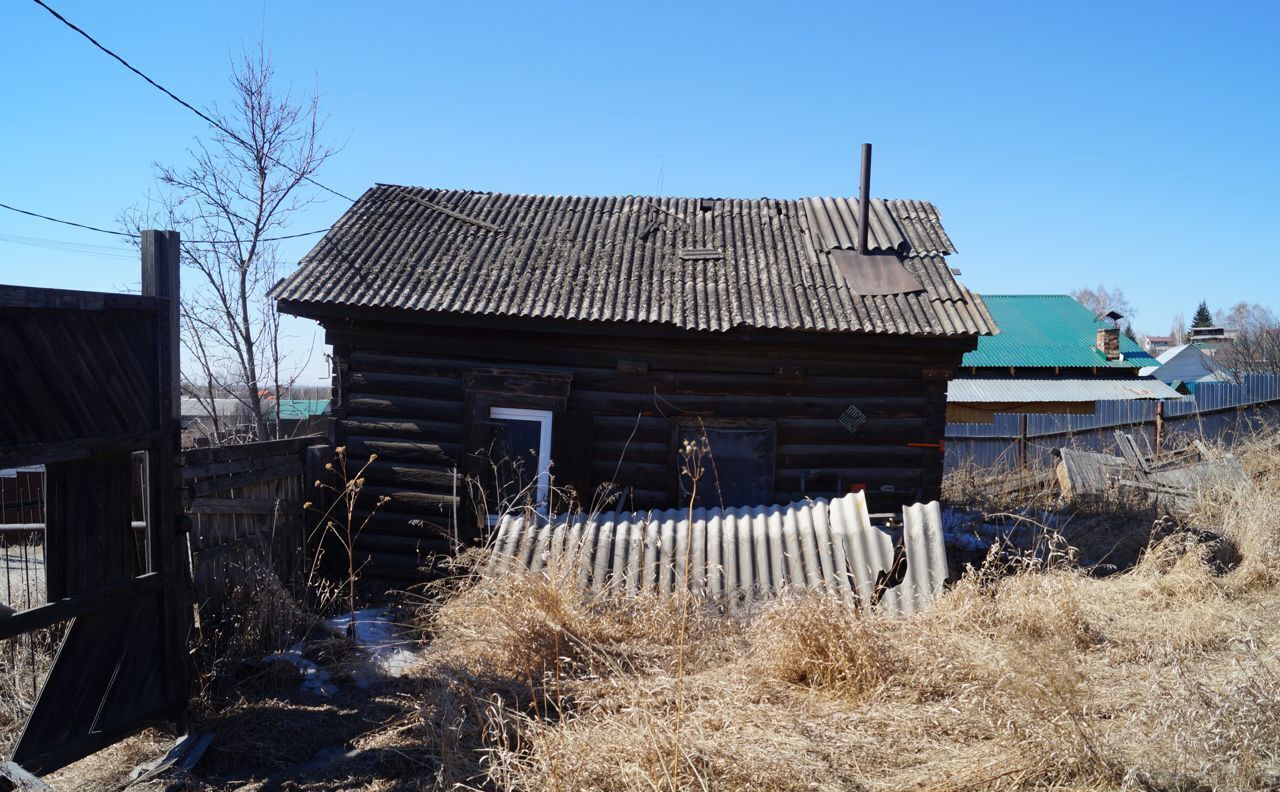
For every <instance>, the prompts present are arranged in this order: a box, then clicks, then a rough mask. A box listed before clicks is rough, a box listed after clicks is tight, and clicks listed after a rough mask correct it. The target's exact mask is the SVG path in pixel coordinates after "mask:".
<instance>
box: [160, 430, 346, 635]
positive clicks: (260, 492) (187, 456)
mask: <svg viewBox="0 0 1280 792" xmlns="http://www.w3.org/2000/svg"><path fill="white" fill-rule="evenodd" d="M325 442H326V439H325V437H324V436H323V435H311V436H307V437H298V438H290V439H288V440H271V441H266V442H261V443H247V444H244V445H232V446H218V447H213V448H200V449H192V450H189V451H186V452H184V453H183V455H182V463H183V467H182V479H183V485H184V489H185V492H186V496H187V502H186V511H187V515H188V516H189V518H190V520H191V560H192V576H193V577H194V579H195V586H196V596H197V599H198V602H199V604H200V608H201V612H202V613H205V614H208V615H213V614H216V613H217V611H218V610H219V609H220V608H221V606H222V604H223V602H224V601H225V599H226V597H227V595H228V594H229V593H230V591H231V590H232V588H233V587H234V586H235V585H237V584H240V583H252V582H253V581H254V580H256V579H258V577H259V576H260V575H261V574H263V573H264V572H266V571H271V572H274V573H275V574H276V575H277V576H278V577H279V578H280V580H281V581H283V582H285V583H286V584H296V583H298V582H299V581H300V580H301V579H302V576H303V575H305V574H306V569H305V562H306V558H307V554H306V548H305V543H306V540H307V536H306V526H307V525H308V524H309V522H308V521H307V520H306V519H305V516H304V514H303V510H302V505H303V502H304V499H305V498H306V497H307V496H306V493H307V491H308V489H309V488H308V487H307V482H306V480H305V478H306V472H307V471H306V466H305V454H306V450H307V448H308V447H309V446H313V445H316V444H322V443H325Z"/></svg>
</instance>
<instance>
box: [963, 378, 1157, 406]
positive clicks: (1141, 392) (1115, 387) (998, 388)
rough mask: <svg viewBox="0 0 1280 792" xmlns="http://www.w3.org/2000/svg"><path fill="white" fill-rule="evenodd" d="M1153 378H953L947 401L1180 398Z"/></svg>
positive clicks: (1067, 400)
mask: <svg viewBox="0 0 1280 792" xmlns="http://www.w3.org/2000/svg"><path fill="white" fill-rule="evenodd" d="M1181 398H1182V395H1181V394H1179V393H1178V392H1177V391H1175V390H1174V389H1173V388H1170V387H1169V386H1168V385H1166V384H1164V383H1163V382H1161V381H1160V380H1157V379H1139V378H1137V377H1120V378H1116V379H1013V378H1006V379H998V378H996V379H969V378H963V379H953V380H951V382H949V383H947V401H949V402H960V403H963V402H1000V403H1006V402H1092V401H1117V400H1127V399H1181Z"/></svg>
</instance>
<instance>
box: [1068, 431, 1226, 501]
mask: <svg viewBox="0 0 1280 792" xmlns="http://www.w3.org/2000/svg"><path fill="white" fill-rule="evenodd" d="M1115 437H1116V448H1117V450H1118V451H1119V452H1120V456H1112V455H1111V454H1099V453H1094V452H1092V451H1080V450H1077V449H1073V448H1060V449H1057V450H1056V451H1055V452H1054V456H1055V457H1057V458H1058V459H1059V462H1058V465H1057V476H1058V483H1059V484H1060V485H1061V487H1062V495H1063V497H1064V498H1078V497H1087V496H1101V495H1109V494H1115V493H1117V492H1124V491H1128V492H1129V493H1147V494H1149V495H1150V496H1151V497H1152V498H1154V499H1155V502H1156V505H1157V506H1158V507H1160V508H1161V509H1164V510H1166V511H1169V512H1171V513H1186V512H1187V511H1189V510H1190V509H1191V508H1192V507H1193V506H1194V504H1195V500H1196V495H1197V493H1198V492H1200V491H1202V490H1203V489H1205V488H1207V487H1231V486H1235V485H1237V484H1240V483H1243V482H1244V481H1245V480H1246V479H1247V474H1246V473H1245V470H1244V467H1243V466H1242V465H1241V464H1240V460H1238V459H1236V458H1235V457H1234V456H1232V455H1231V454H1226V453H1219V454H1215V453H1214V452H1213V451H1211V450H1210V449H1209V447H1208V446H1206V445H1205V444H1204V443H1202V442H1200V441H1199V440H1196V441H1194V442H1192V443H1191V444H1189V445H1187V446H1186V447H1184V448H1181V449H1179V450H1177V451H1173V452H1170V453H1164V454H1158V455H1152V456H1148V455H1147V454H1146V453H1144V452H1143V450H1142V448H1141V447H1140V446H1139V444H1138V443H1137V442H1135V441H1134V438H1133V435H1130V434H1125V433H1124V432H1116V435H1115Z"/></svg>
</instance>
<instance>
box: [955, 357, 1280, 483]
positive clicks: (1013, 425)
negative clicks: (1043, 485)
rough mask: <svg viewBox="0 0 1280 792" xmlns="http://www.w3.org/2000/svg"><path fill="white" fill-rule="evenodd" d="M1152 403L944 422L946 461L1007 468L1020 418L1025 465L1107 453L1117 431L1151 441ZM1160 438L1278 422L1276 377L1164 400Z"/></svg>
mask: <svg viewBox="0 0 1280 792" xmlns="http://www.w3.org/2000/svg"><path fill="white" fill-rule="evenodd" d="M1156 404H1157V402H1154V401H1100V402H1095V403H1094V414H1093V415H1035V414H1027V415H1025V416H1024V415H1021V414H1016V413H999V414H996V415H995V416H993V418H994V420H993V421H992V422H991V423H980V424H978V423H951V424H947V435H946V439H947V443H946V448H947V450H946V464H947V467H948V468H949V469H954V468H955V467H959V466H963V465H974V466H977V467H1013V466H1016V465H1018V464H1019V463H1020V461H1021V460H1019V458H1018V446H1019V440H1020V438H1021V434H1022V421H1023V420H1024V418H1025V420H1026V441H1027V442H1026V457H1027V458H1026V462H1027V463H1028V464H1032V465H1035V464H1048V463H1049V462H1050V461H1051V453H1050V452H1051V451H1052V449H1054V448H1059V447H1062V446H1065V445H1072V446H1074V447H1076V448H1088V449H1093V450H1096V451H1106V450H1110V448H1111V446H1112V443H1113V441H1114V439H1113V434H1114V432H1115V430H1117V429H1123V430H1124V431H1126V432H1129V433H1131V434H1134V435H1135V436H1140V437H1142V438H1144V439H1145V440H1146V441H1147V445H1148V446H1154V444H1155V421H1156ZM1163 404H1164V407H1163V409H1164V428H1163V432H1164V438H1166V439H1171V438H1173V437H1174V436H1175V435H1178V434H1187V433H1191V434H1194V435H1195V436H1197V437H1201V438H1204V439H1209V440H1225V441H1230V440H1232V439H1233V438H1234V437H1236V436H1237V435H1239V434H1240V433H1242V432H1247V431H1251V430H1252V429H1254V428H1256V427H1257V426H1259V425H1261V424H1263V423H1267V422H1275V421H1278V420H1280V375H1277V374H1251V375H1248V376H1247V377H1245V379H1244V381H1243V382H1239V383H1235V382H1205V383H1200V384H1198V385H1197V386H1196V395H1195V396H1194V397H1192V396H1188V397H1186V398H1183V399H1179V400H1168V401H1165V402H1164V403H1163Z"/></svg>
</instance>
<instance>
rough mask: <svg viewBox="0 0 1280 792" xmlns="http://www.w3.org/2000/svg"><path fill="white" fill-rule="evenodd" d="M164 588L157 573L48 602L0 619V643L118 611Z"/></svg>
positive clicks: (162, 581)
mask: <svg viewBox="0 0 1280 792" xmlns="http://www.w3.org/2000/svg"><path fill="white" fill-rule="evenodd" d="M163 586H164V579H163V577H162V576H161V575H160V574H159V573H158V572H149V573H147V574H145V575H142V576H140V577H136V578H133V579H132V580H128V581H125V582H124V583H117V584H115V585H113V586H104V587H102V588H99V589H94V590H92V591H86V592H85V593H83V594H77V595H75V596H74V597H66V598H64V599H60V600H58V601H57V602H50V603H49V604H48V605H40V606H38V607H35V608H28V609H27V610H24V611H19V612H17V613H15V614H13V615H12V616H6V617H4V618H0V641H3V640H6V639H9V638H13V637H15V636H18V635H21V634H23V633H26V632H31V631H32V630H38V629H40V628H41V627H49V626H52V625H54V624H57V623H58V622H60V621H66V620H67V619H74V618H75V617H77V616H83V615H85V614H87V613H93V612H95V611H100V610H106V609H107V608H114V607H117V606H119V605H121V604H122V603H125V602H129V601H131V600H133V599H136V598H137V597H138V596H140V595H142V594H145V593H147V592H148V591H155V590H156V589H159V588H162V587H163Z"/></svg>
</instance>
